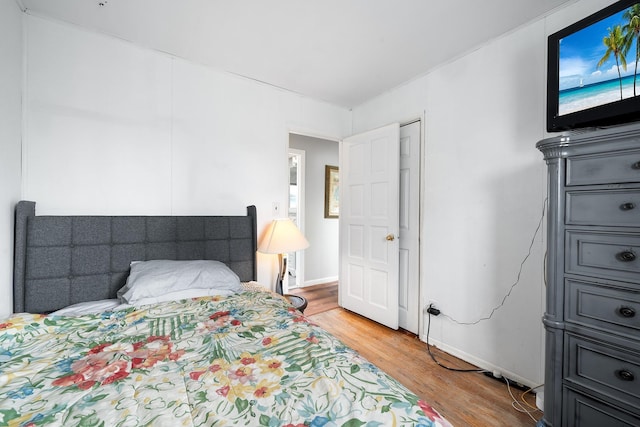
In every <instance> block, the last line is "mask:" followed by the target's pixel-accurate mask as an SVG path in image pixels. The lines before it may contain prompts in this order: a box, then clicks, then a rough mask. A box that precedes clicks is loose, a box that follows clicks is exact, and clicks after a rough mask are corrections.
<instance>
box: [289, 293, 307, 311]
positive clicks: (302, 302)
mask: <svg viewBox="0 0 640 427" xmlns="http://www.w3.org/2000/svg"><path fill="white" fill-rule="evenodd" d="M284 297H285V298H286V299H287V301H289V304H291V305H292V306H293V307H294V308H296V309H298V310H300V312H301V313H304V309H305V308H307V299H306V298H304V297H301V296H298V295H292V294H286V295H284Z"/></svg>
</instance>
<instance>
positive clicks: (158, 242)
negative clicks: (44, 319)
mask: <svg viewBox="0 0 640 427" xmlns="http://www.w3.org/2000/svg"><path fill="white" fill-rule="evenodd" d="M35 205H36V204H35V202H28V201H21V202H19V203H18V205H17V206H16V221H15V259H14V279H13V293H14V296H13V309H14V312H16V313H18V312H30V313H47V312H51V311H54V310H58V309H60V308H62V307H66V306H68V305H70V304H75V303H78V302H84V301H94V300H99V299H106V298H115V297H116V292H117V291H118V289H120V288H121V287H122V286H124V284H125V281H126V279H127V275H128V274H129V266H130V264H131V261H146V260H151V259H171V260H195V259H210V260H217V261H221V262H224V263H225V264H227V265H228V266H229V267H230V268H231V269H232V270H233V271H235V272H236V274H238V276H239V277H240V280H241V281H249V280H255V279H256V245H257V236H256V208H255V206H248V207H247V215H246V216H36V213H35Z"/></svg>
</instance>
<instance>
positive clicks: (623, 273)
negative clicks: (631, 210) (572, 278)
mask: <svg viewBox="0 0 640 427" xmlns="http://www.w3.org/2000/svg"><path fill="white" fill-rule="evenodd" d="M565 244H566V262H565V268H566V272H567V273H574V274H583V275H588V276H595V277H602V278H611V279H614V280H616V279H618V280H623V281H629V282H635V283H638V282H639V281H640V274H639V273H640V260H638V256H639V255H640V235H638V234H626V233H613V232H611V233H609V232H585V231H573V230H572V231H567V233H566V241H565Z"/></svg>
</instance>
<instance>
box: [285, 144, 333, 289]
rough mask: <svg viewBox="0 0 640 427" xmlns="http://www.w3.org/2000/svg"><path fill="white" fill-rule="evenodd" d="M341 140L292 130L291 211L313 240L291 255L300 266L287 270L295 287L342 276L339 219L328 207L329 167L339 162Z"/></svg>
mask: <svg viewBox="0 0 640 427" xmlns="http://www.w3.org/2000/svg"><path fill="white" fill-rule="evenodd" d="M338 144H339V143H338V141H337V140H331V139H326V138H322V137H314V136H309V135H304V134H299V133H293V132H290V133H289V150H288V153H289V154H288V156H289V163H288V173H289V189H288V191H289V206H290V209H289V211H288V214H289V216H290V218H291V219H292V220H294V222H296V224H297V225H298V227H299V228H300V231H302V233H303V234H304V235H305V237H306V238H307V240H308V241H309V243H310V246H309V247H308V248H307V249H305V250H304V251H299V252H298V253H296V254H291V255H290V258H289V259H290V261H291V262H290V263H289V264H290V265H291V266H292V267H293V265H295V267H296V268H295V270H294V269H293V268H291V269H290V270H289V272H288V274H287V275H288V280H289V283H290V285H289V287H290V288H291V289H295V287H296V286H297V287H298V288H305V287H309V286H313V285H318V284H325V283H330V282H335V281H337V280H338V263H339V258H338V251H339V241H338V221H339V220H338V218H327V217H325V211H324V203H325V169H326V166H337V165H338V159H339V150H338ZM294 216H295V217H296V219H294ZM294 258H295V261H294ZM294 275H295V276H294Z"/></svg>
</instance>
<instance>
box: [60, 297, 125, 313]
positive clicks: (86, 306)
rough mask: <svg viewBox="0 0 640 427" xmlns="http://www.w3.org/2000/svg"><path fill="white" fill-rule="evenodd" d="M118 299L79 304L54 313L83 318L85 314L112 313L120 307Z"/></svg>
mask: <svg viewBox="0 0 640 427" xmlns="http://www.w3.org/2000/svg"><path fill="white" fill-rule="evenodd" d="M120 305H121V304H120V300H118V299H101V300H98V301H87V302H79V303H77V304H73V305H70V306H68V307H64V308H61V309H60V310H57V311H54V312H53V313H51V315H55V316H82V315H83V314H97V313H102V312H103V311H112V310H115V309H116V308H117V307H118V306H120Z"/></svg>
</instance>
